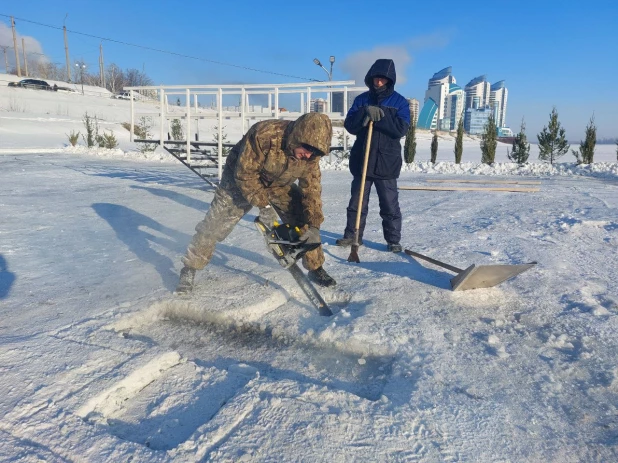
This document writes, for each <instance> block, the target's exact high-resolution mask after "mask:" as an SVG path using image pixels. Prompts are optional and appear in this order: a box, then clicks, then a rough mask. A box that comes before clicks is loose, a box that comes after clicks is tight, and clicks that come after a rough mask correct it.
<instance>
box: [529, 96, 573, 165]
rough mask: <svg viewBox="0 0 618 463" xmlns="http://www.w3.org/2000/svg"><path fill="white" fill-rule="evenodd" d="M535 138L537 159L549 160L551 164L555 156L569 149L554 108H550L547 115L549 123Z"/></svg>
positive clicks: (561, 154) (557, 156)
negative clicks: (536, 141) (537, 150)
mask: <svg viewBox="0 0 618 463" xmlns="http://www.w3.org/2000/svg"><path fill="white" fill-rule="evenodd" d="M536 138H537V139H538V141H539V159H540V160H542V161H549V163H550V164H553V163H554V161H555V160H556V159H557V158H559V157H560V156H563V155H564V154H565V153H566V152H567V151H569V148H570V145H569V143H568V142H567V139H566V135H565V131H564V128H563V127H561V126H560V122H559V121H558V111H556V108H554V109H552V111H551V114H550V115H549V125H548V126H547V127H543V130H542V131H541V133H539V134H538V135H537V136H536Z"/></svg>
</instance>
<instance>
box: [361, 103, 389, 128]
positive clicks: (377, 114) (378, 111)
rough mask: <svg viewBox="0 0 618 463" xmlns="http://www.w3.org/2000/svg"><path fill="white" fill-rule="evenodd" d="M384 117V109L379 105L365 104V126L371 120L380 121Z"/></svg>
mask: <svg viewBox="0 0 618 463" xmlns="http://www.w3.org/2000/svg"><path fill="white" fill-rule="evenodd" d="M383 117H384V111H382V108H380V107H379V106H365V119H364V120H363V127H365V126H366V125H367V124H369V121H373V122H379V121H380V120H381V119H382V118H383Z"/></svg>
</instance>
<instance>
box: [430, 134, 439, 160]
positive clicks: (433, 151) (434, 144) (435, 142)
mask: <svg viewBox="0 0 618 463" xmlns="http://www.w3.org/2000/svg"><path fill="white" fill-rule="evenodd" d="M437 158H438V131H437V130H436V131H435V132H434V133H433V138H432V139H431V162H432V163H434V164H435V163H436V159H437Z"/></svg>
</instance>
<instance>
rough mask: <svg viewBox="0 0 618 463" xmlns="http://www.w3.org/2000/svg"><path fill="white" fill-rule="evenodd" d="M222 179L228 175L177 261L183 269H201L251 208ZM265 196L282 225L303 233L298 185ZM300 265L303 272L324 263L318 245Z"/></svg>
mask: <svg viewBox="0 0 618 463" xmlns="http://www.w3.org/2000/svg"><path fill="white" fill-rule="evenodd" d="M226 177H228V176H227V175H226V174H225V173H224V174H223V178H222V179H221V184H220V185H219V187H217V189H216V190H215V197H214V199H213V200H212V203H210V208H209V209H208V212H207V213H206V217H204V220H202V221H201V222H200V223H198V224H197V225H196V227H195V231H196V233H195V235H193V239H192V240H191V243H190V244H189V247H188V249H187V253H186V254H185V256H184V257H183V258H182V259H181V260H182V262H183V264H185V266H187V267H191V268H194V269H197V270H201V269H203V268H204V267H205V266H206V265H207V264H208V262H210V259H211V258H212V255H213V253H214V252H215V245H216V243H217V242H219V241H223V240H224V239H225V238H226V237H227V236H228V235H229V234H230V233H231V232H232V230H233V229H234V227H235V226H236V224H237V223H238V222H239V221H240V219H242V218H243V216H244V215H245V214H246V213H247V212H249V211H250V210H251V209H252V207H253V206H252V205H251V204H249V202H248V201H247V200H246V199H245V198H244V197H243V195H242V193H241V191H240V189H239V188H238V187H237V186H236V185H235V184H234V181H233V179H232V180H231V181H230V179H229V178H226ZM268 196H269V199H270V202H271V204H272V206H273V207H274V208H275V210H276V211H277V213H278V214H279V216H280V217H281V220H282V221H283V223H289V224H290V225H292V226H297V227H299V228H300V229H301V230H303V231H305V230H306V229H307V228H308V226H307V225H306V220H305V217H304V212H303V206H302V203H301V197H302V193H301V191H300V188H299V187H298V185H296V184H293V185H291V186H289V187H283V188H272V189H269V195H268ZM302 262H303V267H305V268H306V269H307V270H315V269H317V268H319V267H321V266H322V264H324V252H323V250H322V246H320V247H319V248H317V249H314V250H313V251H310V252H308V253H307V254H305V256H304V257H303V261H302Z"/></svg>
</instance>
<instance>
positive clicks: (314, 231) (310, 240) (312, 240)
mask: <svg viewBox="0 0 618 463" xmlns="http://www.w3.org/2000/svg"><path fill="white" fill-rule="evenodd" d="M300 241H301V242H302V243H305V244H320V243H321V242H322V239H321V238H320V230H319V229H318V228H315V227H309V229H308V230H307V231H306V232H305V233H303V234H302V235H300Z"/></svg>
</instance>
